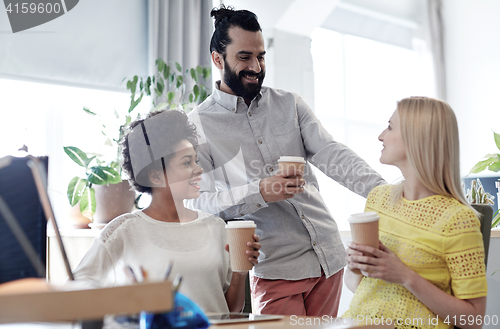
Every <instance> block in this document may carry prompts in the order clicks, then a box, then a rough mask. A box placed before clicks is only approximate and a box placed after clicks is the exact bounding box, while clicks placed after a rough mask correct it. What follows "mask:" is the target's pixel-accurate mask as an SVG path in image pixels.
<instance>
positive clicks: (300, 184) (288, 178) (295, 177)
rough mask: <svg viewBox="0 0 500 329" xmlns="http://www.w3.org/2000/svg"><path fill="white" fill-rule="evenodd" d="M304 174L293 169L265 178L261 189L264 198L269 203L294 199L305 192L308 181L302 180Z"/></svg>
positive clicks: (260, 185) (261, 183) (261, 182)
mask: <svg viewBox="0 0 500 329" xmlns="http://www.w3.org/2000/svg"><path fill="white" fill-rule="evenodd" d="M303 175H304V173H303V172H301V171H298V170H296V169H295V168H293V167H291V168H288V170H287V171H286V172H278V173H277V174H276V175H274V176H271V177H267V178H264V179H263V180H261V181H260V184H259V188H260V194H261V195H262V198H263V199H264V201H266V202H267V203H270V202H277V201H282V200H286V199H290V198H293V196H294V195H295V194H298V193H302V192H304V184H305V183H306V181H305V180H304V179H302V176H303Z"/></svg>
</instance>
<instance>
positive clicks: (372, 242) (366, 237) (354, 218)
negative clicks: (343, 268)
mask: <svg viewBox="0 0 500 329" xmlns="http://www.w3.org/2000/svg"><path fill="white" fill-rule="evenodd" d="M348 221H349V224H350V225H351V237H352V242H355V243H357V244H362V245H365V246H371V247H373V248H375V249H378V241H379V237H378V222H379V216H378V214H377V213H376V212H374V211H369V212H364V213H360V214H353V215H351V217H349V219H348ZM363 254H364V255H365V256H372V257H373V254H371V253H368V252H364V253H363ZM352 271H353V272H354V273H357V274H361V271H360V270H358V269H354V270H352Z"/></svg>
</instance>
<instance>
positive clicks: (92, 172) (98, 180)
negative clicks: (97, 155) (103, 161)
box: [88, 166, 122, 185]
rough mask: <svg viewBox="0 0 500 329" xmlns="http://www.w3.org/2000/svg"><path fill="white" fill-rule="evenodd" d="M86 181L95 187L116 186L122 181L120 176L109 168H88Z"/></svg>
mask: <svg viewBox="0 0 500 329" xmlns="http://www.w3.org/2000/svg"><path fill="white" fill-rule="evenodd" d="M88 181H89V182H90V183H92V184H96V185H105V184H117V183H120V182H121V181H122V180H121V178H120V174H118V173H117V172H116V170H114V169H113V168H111V167H105V166H96V167H91V168H89V173H88Z"/></svg>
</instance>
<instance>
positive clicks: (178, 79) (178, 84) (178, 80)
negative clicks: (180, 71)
mask: <svg viewBox="0 0 500 329" xmlns="http://www.w3.org/2000/svg"><path fill="white" fill-rule="evenodd" d="M183 81H184V78H183V77H182V75H179V76H178V77H177V84H176V86H177V88H180V86H182V83H183Z"/></svg>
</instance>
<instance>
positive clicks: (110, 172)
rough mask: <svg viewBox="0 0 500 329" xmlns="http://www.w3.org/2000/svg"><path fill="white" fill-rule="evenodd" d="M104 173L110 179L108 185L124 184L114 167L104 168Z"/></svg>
mask: <svg viewBox="0 0 500 329" xmlns="http://www.w3.org/2000/svg"><path fill="white" fill-rule="evenodd" d="M103 171H104V172H105V173H106V175H107V177H108V184H118V183H121V182H122V178H121V177H120V174H119V173H118V171H116V169H115V168H112V167H103Z"/></svg>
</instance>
